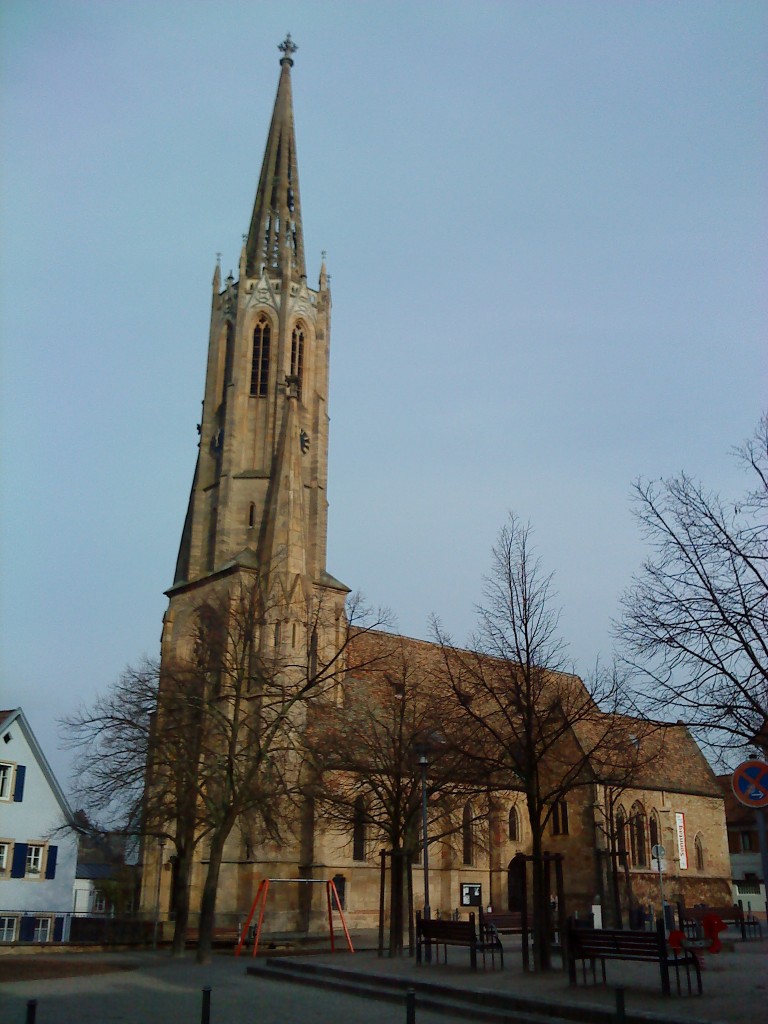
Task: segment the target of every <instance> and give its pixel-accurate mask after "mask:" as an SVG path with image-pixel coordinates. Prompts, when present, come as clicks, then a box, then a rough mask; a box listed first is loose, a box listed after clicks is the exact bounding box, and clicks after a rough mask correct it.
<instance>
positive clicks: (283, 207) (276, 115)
mask: <svg viewBox="0 0 768 1024" xmlns="http://www.w3.org/2000/svg"><path fill="white" fill-rule="evenodd" d="M297 49H298V47H297V46H296V44H295V43H294V42H293V41H292V39H291V36H290V33H288V35H287V36H286V38H285V40H284V41H283V42H282V43H281V44H280V46H279V50H280V51H281V52H282V54H283V56H282V58H281V59H280V81H279V82H278V86H277V96H276V97H275V107H274V110H273V112H272V123H271V124H270V126H269V135H268V137H267V147H266V150H265V153H264V162H263V164H262V166H261V175H260V177H259V187H258V189H257V190H256V201H255V202H254V205H253V216H252V217H251V226H250V229H249V231H248V239H247V242H246V274H247V275H248V277H261V275H262V273H263V272H264V271H266V272H267V273H268V274H274V273H275V272H279V273H280V274H281V276H285V275H286V274H287V276H289V277H292V278H294V279H298V278H301V277H306V266H305V263H304V237H303V234H302V228H301V200H300V198H299V169H298V164H297V160H296V137H295V132H294V126H293V99H292V95H291V68H292V67H293V56H292V55H293V54H294V53H295V52H296V50H297Z"/></svg>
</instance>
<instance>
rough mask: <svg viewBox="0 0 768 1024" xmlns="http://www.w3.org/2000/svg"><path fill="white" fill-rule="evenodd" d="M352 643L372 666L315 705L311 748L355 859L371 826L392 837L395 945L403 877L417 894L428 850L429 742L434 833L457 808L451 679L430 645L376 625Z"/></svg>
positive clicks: (320, 792) (320, 798)
mask: <svg viewBox="0 0 768 1024" xmlns="http://www.w3.org/2000/svg"><path fill="white" fill-rule="evenodd" d="M353 649H354V651H355V659H356V662H357V664H358V666H359V665H360V663H361V662H362V663H364V664H365V665H367V670H366V671H364V672H362V671H360V669H359V668H358V670H357V671H356V672H355V673H350V674H348V675H347V677H346V679H345V684H344V702H343V706H329V705H325V706H322V705H317V706H316V714H315V715H314V718H313V723H312V727H311V729H310V731H309V732H308V735H307V749H308V754H309V756H310V757H311V759H312V762H313V764H314V766H315V770H316V773H317V779H318V782H317V788H316V805H317V807H318V809H319V811H320V813H321V814H322V816H323V817H324V819H325V820H326V821H327V822H328V823H329V824H331V825H332V826H335V827H336V828H337V829H338V830H339V831H344V832H346V833H347V834H348V835H350V836H351V837H352V840H351V841H352V843H353V846H354V856H355V857H356V859H363V858H364V857H365V856H366V850H365V847H366V846H367V847H368V848H369V849H370V844H371V840H372V837H373V836H376V837H377V838H379V840H380V841H381V842H383V843H385V844H386V845H387V846H388V847H389V850H388V851H387V852H388V853H389V855H390V865H391V870H390V878H391V884H390V906H389V922H390V927H389V951H390V954H391V955H394V954H397V953H400V952H402V947H403V929H404V922H405V904H406V900H405V897H404V887H405V888H407V890H408V894H409V897H410V894H411V890H412V885H411V878H410V868H411V865H412V863H413V862H414V860H416V859H417V858H418V857H419V856H420V855H423V841H424V837H422V835H421V831H422V829H421V820H422V780H421V775H420V768H419V763H418V754H419V751H420V750H425V749H426V748H427V746H430V748H431V758H430V765H429V779H428V793H429V796H430V808H431V828H430V840H431V841H432V842H434V841H435V840H437V839H438V838H445V836H446V835H447V834H448V832H450V831H451V829H452V826H451V825H450V824H449V819H450V811H451V809H452V807H453V803H454V802H455V801H454V800H453V797H455V795H456V794H457V793H458V792H459V791H460V790H461V788H462V780H461V772H460V769H459V765H458V763H457V758H456V756H455V753H452V751H451V749H450V748H449V747H448V745H447V743H445V741H444V738H445V735H446V732H447V726H448V723H447V722H446V721H445V718H444V712H445V707H446V704H445V693H444V685H443V689H442V690H441V687H440V680H439V678H436V677H435V673H434V668H435V664H434V658H433V657H432V658H430V655H431V654H432V648H431V645H427V644H424V643H421V642H419V641H413V640H408V639H406V638H404V637H401V636H392V635H390V634H386V633H376V634H368V635H367V636H366V637H358V638H356V640H355V642H354V644H353ZM406 883H407V885H406ZM410 902H411V901H410V898H409V900H408V903H409V906H408V911H409V912H408V924H409V930H410V928H411V926H412V909H413V908H412V906H410Z"/></svg>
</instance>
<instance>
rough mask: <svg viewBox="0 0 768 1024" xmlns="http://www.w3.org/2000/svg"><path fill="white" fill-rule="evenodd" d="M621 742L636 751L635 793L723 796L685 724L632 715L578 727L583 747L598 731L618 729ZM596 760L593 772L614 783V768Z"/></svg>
mask: <svg viewBox="0 0 768 1024" xmlns="http://www.w3.org/2000/svg"><path fill="white" fill-rule="evenodd" d="M614 726H615V733H616V735H617V737H618V739H619V741H620V742H622V743H623V744H624V746H625V747H626V744H627V743H629V744H631V745H632V747H633V748H634V749H633V751H632V756H633V758H634V761H635V767H634V769H633V771H632V774H631V777H630V778H629V779H628V780H627V783H626V784H627V785H628V786H630V787H632V788H635V789H650V790H656V791H659V790H665V791H666V792H669V793H692V794H695V795H697V796H712V797H719V796H722V792H721V790H720V787H719V785H718V783H717V778H716V777H715V773H714V772H713V771H712V768H711V767H710V765H709V763H708V761H707V759H706V758H705V757H704V755H703V754H702V752H701V749H700V747H699V745H698V743H697V742H696V740H695V739H694V738H693V736H692V735H691V733H690V732H689V730H688V727H687V726H686V725H684V724H683V723H682V722H676V723H671V722H659V721H653V720H646V719H642V718H634V717H632V716H630V715H598V716H597V717H596V718H595V719H594V720H585V721H583V722H578V723H576V725H575V726H574V732H575V733H576V736H577V738H578V739H579V742H580V743H581V744H582V746H584V745H585V742H586V743H589V742H590V741H592V740H593V736H594V734H596V733H597V732H598V731H599V732H601V733H606V732H607V731H608V730H609V729H612V728H614ZM599 760H600V759H599V758H596V759H595V762H594V763H593V768H594V770H595V773H596V775H597V777H598V779H600V781H602V782H609V781H610V773H611V765H610V763H606V765H605V766H603V765H601V764H600V763H599Z"/></svg>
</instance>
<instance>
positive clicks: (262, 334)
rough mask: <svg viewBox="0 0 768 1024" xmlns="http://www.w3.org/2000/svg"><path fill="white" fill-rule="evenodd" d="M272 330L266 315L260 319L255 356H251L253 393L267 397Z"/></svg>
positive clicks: (256, 335) (259, 396) (255, 338)
mask: <svg viewBox="0 0 768 1024" xmlns="http://www.w3.org/2000/svg"><path fill="white" fill-rule="evenodd" d="M270 341H271V331H270V327H269V322H268V321H267V318H266V317H265V316H262V317H261V318H260V319H259V322H258V323H257V324H256V327H255V329H254V332H253V356H252V358H251V394H252V395H254V396H255V397H257V398H265V397H266V394H267V388H268V385H269V346H270Z"/></svg>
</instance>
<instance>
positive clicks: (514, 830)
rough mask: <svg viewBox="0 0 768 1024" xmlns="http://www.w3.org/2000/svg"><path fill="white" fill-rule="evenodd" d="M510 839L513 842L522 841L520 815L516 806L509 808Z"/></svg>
mask: <svg viewBox="0 0 768 1024" xmlns="http://www.w3.org/2000/svg"><path fill="white" fill-rule="evenodd" d="M509 839H510V842H512V843H519V842H520V816H519V815H518V813H517V808H516V807H511V808H510V810H509Z"/></svg>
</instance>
